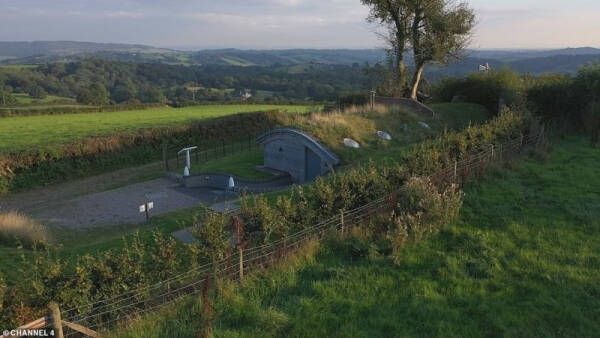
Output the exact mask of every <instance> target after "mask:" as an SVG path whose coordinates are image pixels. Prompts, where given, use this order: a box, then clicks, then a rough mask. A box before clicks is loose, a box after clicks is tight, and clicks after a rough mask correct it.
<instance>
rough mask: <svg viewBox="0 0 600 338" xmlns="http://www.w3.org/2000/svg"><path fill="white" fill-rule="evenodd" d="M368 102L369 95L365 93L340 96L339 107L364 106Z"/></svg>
mask: <svg viewBox="0 0 600 338" xmlns="http://www.w3.org/2000/svg"><path fill="white" fill-rule="evenodd" d="M368 102H369V96H368V95H367V94H364V93H359V94H349V95H344V96H340V98H338V100H337V103H338V106H339V109H344V108H347V107H351V106H364V105H365V104H367V103H368Z"/></svg>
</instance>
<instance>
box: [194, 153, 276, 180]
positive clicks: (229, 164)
mask: <svg viewBox="0 0 600 338" xmlns="http://www.w3.org/2000/svg"><path fill="white" fill-rule="evenodd" d="M192 156H193V155H192ZM200 158H202V156H200ZM263 162H264V158H263V152H262V150H253V151H250V152H238V153H236V154H233V155H229V156H226V157H222V158H219V159H216V160H208V161H202V163H200V164H199V165H196V166H195V165H193V164H192V170H191V172H192V173H227V174H232V175H237V176H241V177H245V178H254V179H263V178H272V177H273V175H271V174H268V173H264V172H260V171H257V170H256V169H254V168H255V167H256V166H257V165H261V164H263Z"/></svg>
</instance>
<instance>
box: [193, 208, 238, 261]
mask: <svg viewBox="0 0 600 338" xmlns="http://www.w3.org/2000/svg"><path fill="white" fill-rule="evenodd" d="M192 224H193V225H192V226H193V229H192V234H193V235H194V236H195V237H196V238H197V239H198V241H199V247H200V252H201V253H202V254H203V255H204V256H205V257H207V258H209V259H210V260H211V261H212V263H213V267H214V268H215V269H217V266H218V265H217V263H218V262H219V261H221V260H222V259H223V258H225V255H226V254H227V252H228V251H229V250H230V249H231V248H232V246H231V243H230V242H229V231H228V229H227V218H226V217H225V216H224V215H223V214H220V213H214V212H209V213H208V214H207V216H206V217H205V218H203V219H199V218H196V219H194V222H193V223H192Z"/></svg>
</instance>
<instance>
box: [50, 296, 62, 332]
mask: <svg viewBox="0 0 600 338" xmlns="http://www.w3.org/2000/svg"><path fill="white" fill-rule="evenodd" d="M48 316H49V317H50V319H51V320H52V328H54V335H55V337H56V338H64V335H63V329H62V318H61V317H60V309H59V307H58V304H57V303H56V302H50V303H48Z"/></svg>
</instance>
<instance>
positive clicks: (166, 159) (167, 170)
mask: <svg viewBox="0 0 600 338" xmlns="http://www.w3.org/2000/svg"><path fill="white" fill-rule="evenodd" d="M162 151H163V161H164V168H165V173H168V172H169V157H168V156H167V143H166V142H165V143H163V149H162Z"/></svg>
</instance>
